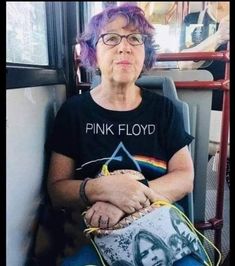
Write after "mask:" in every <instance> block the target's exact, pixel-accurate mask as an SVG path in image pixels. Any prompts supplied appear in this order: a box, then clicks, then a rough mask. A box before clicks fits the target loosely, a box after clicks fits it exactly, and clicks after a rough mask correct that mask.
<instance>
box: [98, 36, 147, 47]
mask: <svg viewBox="0 0 235 266" xmlns="http://www.w3.org/2000/svg"><path fill="white" fill-rule="evenodd" d="M147 37H148V36H147V35H144V34H141V33H131V34H128V35H119V34H117V33H105V34H102V35H100V37H99V38H98V40H97V42H96V44H97V43H98V41H99V39H100V38H102V40H103V43H104V44H106V45H109V46H116V45H118V44H119V43H120V42H121V41H122V38H126V39H127V41H128V43H129V44H130V45H132V46H137V45H142V44H143V43H144V42H145V40H146V38H147Z"/></svg>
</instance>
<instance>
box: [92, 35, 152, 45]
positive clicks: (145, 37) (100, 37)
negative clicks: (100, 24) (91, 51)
mask: <svg viewBox="0 0 235 266" xmlns="http://www.w3.org/2000/svg"><path fill="white" fill-rule="evenodd" d="M108 34H114V35H117V36H119V37H121V38H120V42H119V43H117V44H114V45H111V44H107V43H105V41H104V36H106V35H108ZM134 34H139V35H141V36H142V37H143V38H142V39H143V43H140V44H135V45H134V44H132V43H130V42H129V41H128V37H129V36H131V35H134ZM147 37H148V35H146V34H142V33H139V32H135V33H130V34H128V35H120V34H118V33H114V32H108V33H104V34H101V35H100V36H99V38H98V40H97V42H96V44H95V45H97V43H98V42H99V40H100V39H102V41H103V44H105V45H107V46H113V47H114V46H116V45H119V44H120V43H121V42H122V39H123V38H126V40H127V42H128V43H129V44H130V45H132V46H139V45H142V44H144V42H145V40H146V39H147Z"/></svg>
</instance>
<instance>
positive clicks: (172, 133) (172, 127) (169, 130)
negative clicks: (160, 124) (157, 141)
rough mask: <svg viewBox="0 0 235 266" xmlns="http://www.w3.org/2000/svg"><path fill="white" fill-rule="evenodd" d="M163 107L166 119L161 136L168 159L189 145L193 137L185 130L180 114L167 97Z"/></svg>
mask: <svg viewBox="0 0 235 266" xmlns="http://www.w3.org/2000/svg"><path fill="white" fill-rule="evenodd" d="M165 108H166V109H165V114H166V119H164V123H165V125H164V132H163V137H164V139H165V145H166V150H167V157H168V160H170V158H171V157H172V156H173V155H174V154H175V153H176V152H177V151H179V150H180V149H181V148H183V147H184V146H186V145H189V144H190V143H191V142H192V140H193V139H194V137H193V136H191V135H190V134H188V133H187V132H186V131H185V129H184V121H183V117H182V115H181V114H180V113H179V112H178V110H177V108H176V106H175V105H174V104H173V103H172V102H171V101H170V100H168V99H167V100H166V106H165Z"/></svg>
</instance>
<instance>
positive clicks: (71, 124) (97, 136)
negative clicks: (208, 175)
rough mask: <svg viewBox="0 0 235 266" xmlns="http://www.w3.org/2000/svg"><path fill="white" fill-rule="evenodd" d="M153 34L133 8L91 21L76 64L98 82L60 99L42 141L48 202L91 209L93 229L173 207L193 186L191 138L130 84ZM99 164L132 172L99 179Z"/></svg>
mask: <svg viewBox="0 0 235 266" xmlns="http://www.w3.org/2000/svg"><path fill="white" fill-rule="evenodd" d="M153 34H154V28H153V26H152V25H150V24H149V22H148V21H147V20H146V19H145V17H144V13H143V11H142V10H141V9H140V8H138V7H137V6H134V5H122V6H119V7H111V8H108V9H106V10H104V11H103V12H101V13H100V14H98V15H96V16H94V17H93V18H92V19H91V21H90V23H89V25H88V28H87V30H86V32H85V33H84V34H83V36H82V37H81V39H80V45H81V60H82V62H83V63H84V64H86V66H91V67H94V68H98V69H99V71H100V73H101V83H100V84H99V85H98V86H97V87H95V88H94V89H92V90H91V91H89V92H86V93H84V94H82V95H76V96H74V97H71V98H70V99H68V101H67V102H66V103H65V104H64V105H63V106H62V108H61V109H60V111H59V112H58V114H57V118H56V121H55V126H54V132H53V135H52V138H51V141H50V142H49V144H48V146H49V148H50V149H51V150H52V151H53V152H52V156H51V162H50V171H49V178H48V191H49V194H50V196H51V200H52V203H53V204H54V206H55V207H59V208H60V207H63V208H67V209H70V210H74V209H77V208H78V207H80V208H84V207H85V206H86V205H90V206H92V207H91V208H90V209H89V210H88V211H87V214H86V216H85V218H86V220H87V222H88V223H89V224H91V225H92V226H95V227H96V226H99V227H102V228H107V227H110V226H112V225H114V224H116V223H117V222H118V221H119V220H120V219H121V218H122V217H123V216H124V215H125V214H130V213H133V212H135V211H136V210H139V209H141V208H143V207H145V206H148V205H149V204H150V203H152V202H153V201H155V200H168V201H170V202H175V201H177V200H179V199H181V198H182V197H183V196H184V195H185V194H187V193H189V192H191V191H192V189H193V176H194V174H193V164H192V159H191V157H190V153H189V151H188V148H187V145H188V144H189V143H190V142H191V141H192V139H193V138H192V137H191V136H190V135H188V134H187V133H186V132H185V131H184V127H183V122H182V119H181V117H180V116H179V114H178V112H177V111H176V109H175V107H174V105H173V104H172V103H171V102H170V101H169V100H168V99H167V98H165V97H163V96H160V95H157V94H155V93H152V92H150V91H147V90H144V89H142V88H140V87H138V86H136V85H135V82H136V80H137V79H138V77H139V76H140V74H141V72H142V71H144V70H145V69H150V68H151V67H152V66H153V64H154V60H155V59H154V56H155V50H154V42H153ZM104 164H106V166H107V165H108V168H109V169H108V170H109V171H110V172H113V171H114V170H118V169H124V170H125V169H131V170H133V171H123V172H122V173H118V174H107V173H108V172H107V171H106V175H103V174H101V175H100V173H101V171H102V166H103V165H104ZM137 171H138V172H141V175H143V176H145V179H146V181H147V182H145V184H143V183H142V182H139V181H138V180H136V178H135V174H133V173H135V172H137ZM146 173H148V175H147V174H146ZM98 176H99V177H98ZM87 177H89V179H87Z"/></svg>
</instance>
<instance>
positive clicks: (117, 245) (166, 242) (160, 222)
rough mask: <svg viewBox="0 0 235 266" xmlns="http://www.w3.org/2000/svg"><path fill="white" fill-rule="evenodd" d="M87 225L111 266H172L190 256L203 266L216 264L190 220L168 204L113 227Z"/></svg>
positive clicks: (158, 203) (138, 214)
mask: <svg viewBox="0 0 235 266" xmlns="http://www.w3.org/2000/svg"><path fill="white" fill-rule="evenodd" d="M87 226H88V228H87V229H86V230H85V232H86V234H88V235H90V234H92V236H93V240H92V242H93V244H94V245H95V247H96V249H97V251H98V253H100V254H101V255H102V257H103V258H104V259H105V261H106V262H107V264H108V265H112V266H115V265H123V266H124V265H138V266H139V265H144V266H151V265H161V266H163V265H164V266H165V265H166V266H168V265H172V264H173V263H174V262H175V261H177V260H179V259H181V258H183V257H184V256H186V255H189V254H191V255H192V256H194V257H195V259H197V260H198V261H199V262H201V263H202V265H203V264H204V265H212V263H211V261H210V258H209V257H208V255H207V253H206V252H205V249H204V247H203V245H202V243H201V241H200V240H199V238H198V236H197V233H196V232H195V231H194V229H193V228H192V227H191V225H190V221H188V219H187V217H186V216H185V215H184V214H183V213H182V212H181V211H179V209H178V208H176V207H175V206H174V205H171V204H170V203H168V202H165V201H157V202H155V203H153V204H152V205H151V206H149V207H146V208H143V209H141V210H140V211H138V212H135V213H134V214H132V215H129V216H127V217H125V218H123V219H122V220H121V221H120V222H119V223H118V224H116V225H115V226H114V227H112V228H108V229H100V228H92V227H90V228H89V225H87ZM190 227H191V228H190ZM104 265H105V263H104Z"/></svg>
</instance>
